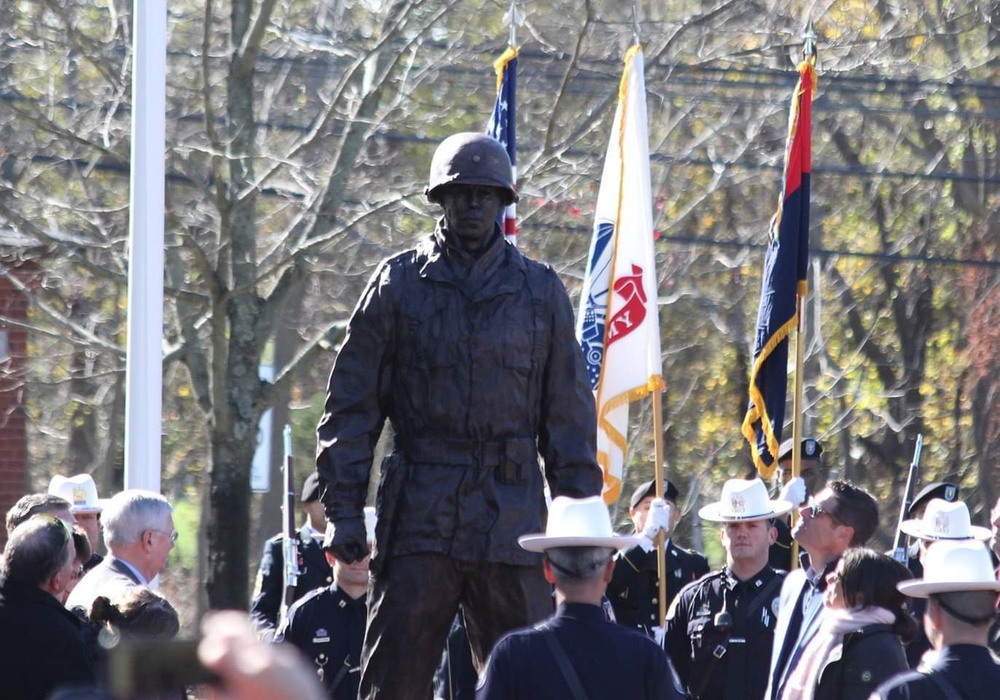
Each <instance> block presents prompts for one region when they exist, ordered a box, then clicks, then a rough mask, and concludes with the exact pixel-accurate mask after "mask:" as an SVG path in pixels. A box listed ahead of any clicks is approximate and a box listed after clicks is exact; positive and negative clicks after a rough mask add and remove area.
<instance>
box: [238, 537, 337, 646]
mask: <svg viewBox="0 0 1000 700" xmlns="http://www.w3.org/2000/svg"><path fill="white" fill-rule="evenodd" d="M312 533H313V529H312V528H311V527H310V526H309V525H308V524H306V525H303V526H302V528H301V529H300V530H299V531H298V542H297V543H296V548H297V549H298V552H299V580H298V584H297V585H296V587H295V599H296V600H298V599H299V598H302V597H303V596H304V595H306V594H307V593H310V592H311V591H314V590H316V589H317V588H323V587H324V586H328V585H330V584H331V583H333V569H332V568H331V567H330V564H329V563H328V562H327V561H326V555H324V554H323V546H322V542H320V541H319V540H317V539H316V538H315V537H313V535H312ZM283 540H284V538H283V537H282V536H281V535H275V536H274V537H272V538H271V539H269V540H268V541H267V543H265V545H264V554H263V556H261V558H260V568H259V569H258V570H257V583H256V585H255V587H254V594H253V601H252V602H251V603H250V619H251V621H252V623H253V626H254V630H255V631H256V632H257V634H259V635H261V636H262V637H264V638H270V637H271V636H272V635H273V634H274V629H275V627H276V626H277V624H278V610H279V609H280V608H281V595H282V591H283V589H284V583H285V553H284V551H283Z"/></svg>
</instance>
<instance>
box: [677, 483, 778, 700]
mask: <svg viewBox="0 0 1000 700" xmlns="http://www.w3.org/2000/svg"><path fill="white" fill-rule="evenodd" d="M791 508H792V504H791V503H789V502H787V501H772V500H770V499H769V498H768V494H767V487H766V486H765V485H764V482H763V481H761V480H760V479H750V480H746V481H745V480H743V479H730V480H729V481H727V482H726V483H725V484H723V486H722V497H721V499H720V500H719V502H717V503H711V504H709V505H707V506H705V507H704V508H702V509H701V510H700V511H699V513H698V514H699V516H700V517H701V518H702V519H703V520H709V521H711V522H717V523H721V524H722V527H721V528H720V532H719V535H720V539H721V540H722V546H723V548H724V549H725V550H726V566H725V567H723V568H722V569H720V570H719V571H716V572H713V573H711V574H708V575H706V576H703V577H702V578H701V579H699V580H698V581H695V582H694V583H690V584H688V585H687V586H685V587H684V588H683V589H681V592H680V594H679V595H678V596H677V598H675V599H674V603H673V605H671V606H670V610H668V611H667V620H666V630H665V632H664V636H663V647H664V649H665V650H666V652H667V654H668V655H669V656H670V658H671V660H672V661H673V662H674V665H675V666H676V667H677V672H678V674H679V675H680V678H681V683H682V684H683V685H684V688H685V689H686V690H687V692H688V697H691V698H698V699H701V700H708V699H711V700H738V699H739V700H741V699H742V698H760V697H762V696H763V695H764V689H765V688H766V687H767V669H768V664H767V662H768V659H769V657H768V655H769V654H770V653H771V644H772V641H773V639H774V629H775V627H776V626H777V617H778V616H777V613H776V612H775V609H776V608H777V602H778V593H779V591H780V590H781V582H782V580H783V579H784V577H785V572H784V571H778V570H776V569H774V568H772V567H771V566H770V565H768V563H767V561H768V547H769V546H770V545H771V544H772V543H773V542H774V538H775V536H776V534H777V533H776V531H775V528H774V521H775V520H776V519H777V518H780V517H782V516H783V515H784V514H785V513H787V512H788V511H789V510H791Z"/></svg>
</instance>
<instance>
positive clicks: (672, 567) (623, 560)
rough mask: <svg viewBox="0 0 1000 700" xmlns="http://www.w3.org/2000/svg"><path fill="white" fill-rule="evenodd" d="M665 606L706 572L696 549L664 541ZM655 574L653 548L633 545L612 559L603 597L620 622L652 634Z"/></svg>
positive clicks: (704, 561)
mask: <svg viewBox="0 0 1000 700" xmlns="http://www.w3.org/2000/svg"><path fill="white" fill-rule="evenodd" d="M666 546H667V560H666V564H667V567H666V570H667V606H668V607H669V606H670V603H671V602H673V600H674V598H675V597H676V596H677V593H678V592H680V590H681V588H683V587H684V586H686V585H687V584H689V583H691V582H692V581H697V580H698V579H699V578H701V577H702V576H704V575H705V574H707V573H708V560H707V559H706V558H705V557H703V556H702V555H700V554H698V553H697V552H692V551H689V550H687V549H682V548H681V547H678V546H676V545H675V544H674V543H673V542H667V545H666ZM659 585H660V582H659V577H658V576H657V567H656V550H655V549H653V550H652V551H650V552H646V551H644V550H643V549H642V547H640V546H638V545H636V546H635V547H632V548H631V549H629V550H627V551H624V552H620V553H619V554H618V556H617V557H616V558H615V571H614V574H613V575H612V578H611V583H609V584H608V590H607V596H608V600H610V601H611V607H612V608H613V609H614V611H615V619H616V620H617V621H618V624H620V625H627V626H629V627H635V628H636V629H639V630H642V631H643V632H645V633H646V634H648V635H652V628H653V627H656V626H659V624H660V621H659V614H660V612H659V611H660V606H659V602H658V601H659V598H658V597H659V593H660V589H659Z"/></svg>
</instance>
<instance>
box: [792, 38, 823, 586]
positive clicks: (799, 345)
mask: <svg viewBox="0 0 1000 700" xmlns="http://www.w3.org/2000/svg"><path fill="white" fill-rule="evenodd" d="M815 39H816V32H815V31H814V30H813V23H812V18H810V19H809V21H808V23H807V24H806V31H805V41H804V42H803V45H802V58H803V60H806V61H808V60H810V59H812V60H815V58H816V43H815ZM807 292H808V287H807V283H806V282H804V281H800V282H799V284H798V287H797V288H796V291H795V315H796V316H797V322H796V324H795V388H794V390H793V392H794V393H793V394H792V478H793V479H797V478H798V477H799V475H800V474H801V473H802V421H803V418H802V415H803V406H802V393H803V386H804V384H805V377H804V376H803V375H804V371H803V367H804V365H805V355H806V342H805V338H804V337H803V332H804V330H805V327H806V324H805V310H806V305H805V297H806V293H807ZM796 505H798V504H796ZM798 519H799V511H798V508H792V514H791V518H790V519H789V523H790V525H791V527H795V524H796V521H798ZM791 566H792V568H793V569H797V568H798V566H799V543H798V542H797V541H796V540H795V538H792V561H791Z"/></svg>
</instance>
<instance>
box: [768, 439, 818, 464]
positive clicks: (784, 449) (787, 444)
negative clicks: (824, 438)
mask: <svg viewBox="0 0 1000 700" xmlns="http://www.w3.org/2000/svg"><path fill="white" fill-rule="evenodd" d="M821 454H823V446H822V445H821V444H819V440H816V439H815V438H804V439H803V440H802V459H819V456H820V455H821ZM791 457H792V438H788V439H787V440H785V441H784V442H783V443H781V447H779V448H778V461H779V462H781V461H782V460H785V459H791Z"/></svg>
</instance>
